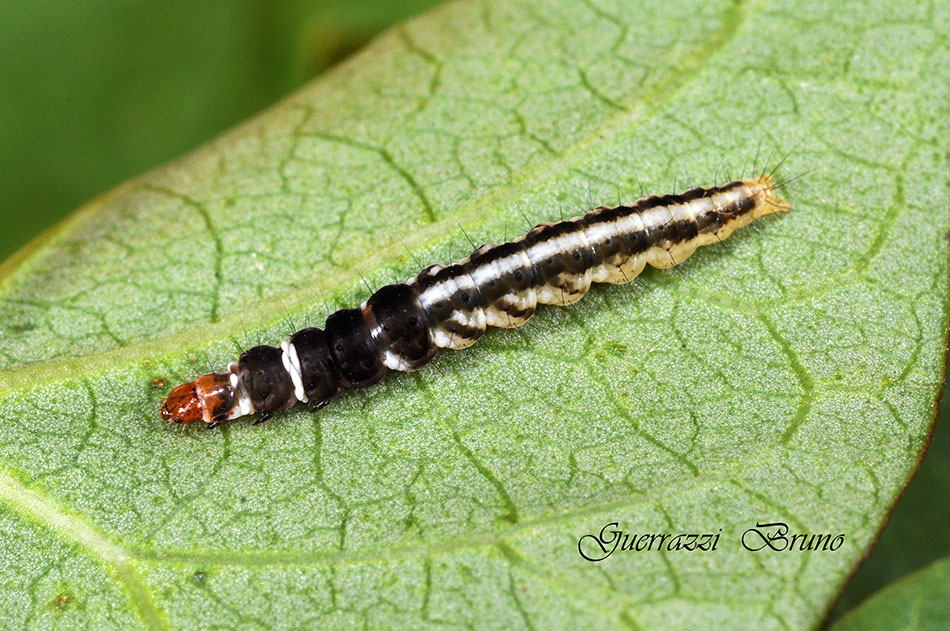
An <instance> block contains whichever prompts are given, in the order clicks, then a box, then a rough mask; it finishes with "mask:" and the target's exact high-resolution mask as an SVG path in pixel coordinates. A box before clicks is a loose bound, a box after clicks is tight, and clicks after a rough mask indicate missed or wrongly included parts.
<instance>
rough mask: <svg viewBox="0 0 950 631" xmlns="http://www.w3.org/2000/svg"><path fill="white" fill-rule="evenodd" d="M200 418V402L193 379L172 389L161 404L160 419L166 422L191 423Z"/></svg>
mask: <svg viewBox="0 0 950 631" xmlns="http://www.w3.org/2000/svg"><path fill="white" fill-rule="evenodd" d="M200 418H201V402H200V401H199V400H198V391H197V390H195V383H194V382H193V381H192V382H189V383H184V384H182V385H180V386H178V387H177V388H175V389H174V390H172V391H171V393H170V394H169V395H168V398H167V399H165V405H163V406H162V420H163V421H165V422H166V423H191V422H192V421H197V420H198V419H200Z"/></svg>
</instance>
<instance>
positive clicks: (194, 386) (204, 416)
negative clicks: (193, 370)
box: [162, 372, 234, 423]
mask: <svg viewBox="0 0 950 631" xmlns="http://www.w3.org/2000/svg"><path fill="white" fill-rule="evenodd" d="M233 407H234V390H233V389H232V388H231V382H230V380H229V377H228V374H227V373H220V372H213V373H210V374H207V375H201V376H200V377H198V378H197V379H195V380H194V381H192V382H190V383H186V384H183V385H180V386H178V387H177V388H175V389H174V390H172V391H171V394H169V395H168V398H167V399H165V405H163V406H162V420H163V421H165V422H166V423H191V422H192V421H197V420H198V419H201V420H203V421H204V422H205V423H217V422H219V421H223V420H226V419H227V418H228V415H229V414H230V413H231V409H232V408H233Z"/></svg>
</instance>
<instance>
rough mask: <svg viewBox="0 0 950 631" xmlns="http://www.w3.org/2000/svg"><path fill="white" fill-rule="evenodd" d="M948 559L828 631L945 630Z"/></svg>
mask: <svg viewBox="0 0 950 631" xmlns="http://www.w3.org/2000/svg"><path fill="white" fill-rule="evenodd" d="M947 603H950V559H941V560H940V561H937V562H935V563H933V564H931V565H929V566H927V567H926V568H925V569H923V570H921V571H919V572H916V573H914V574H912V575H910V576H909V577H907V578H905V579H902V580H900V581H897V582H895V583H893V584H892V585H890V586H889V587H887V588H886V589H884V590H882V591H881V592H879V593H878V594H876V595H875V596H873V597H872V598H869V599H868V600H867V601H865V602H864V603H863V604H862V605H861V606H860V607H857V608H856V609H852V610H851V611H850V612H849V613H848V614H847V615H845V616H844V617H843V618H842V619H841V620H839V621H838V622H837V623H835V625H834V626H833V627H832V628H831V631H850V630H851V629H860V630H861V631H874V630H875V629H887V630H888V631H893V630H894V629H915V630H917V631H927V630H928V629H933V630H934V631H938V630H939V629H946V628H947V616H948V615H950V609H948V607H947Z"/></svg>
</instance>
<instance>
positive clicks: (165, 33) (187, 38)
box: [0, 0, 950, 616]
mask: <svg viewBox="0 0 950 631" xmlns="http://www.w3.org/2000/svg"><path fill="white" fill-rule="evenodd" d="M437 3H438V0H400V1H399V2H392V1H390V0H359V1H354V0H274V1H268V0H206V1H204V2H193V1H191V0H169V1H165V2H144V1H134V0H98V1H97V2H90V3H71V2H64V1H63V0H31V1H29V2H28V1H25V0H14V1H13V2H3V3H0V59H2V60H3V61H2V63H0V85H2V86H3V90H2V91H0V155H4V156H6V159H5V160H4V164H3V168H2V169H0V203H2V217H3V223H2V225H3V230H2V231H0V260H3V259H6V258H7V257H9V256H10V255H11V254H13V253H14V252H15V251H16V250H17V249H19V248H20V247H21V246H22V245H24V244H25V243H26V242H27V241H29V240H30V239H32V238H33V237H35V236H36V235H38V234H39V233H40V232H41V231H42V230H44V229H45V228H47V227H49V226H51V225H53V224H54V223H56V222H57V221H58V220H59V219H61V218H62V217H64V216H65V215H67V214H68V213H69V212H70V211H72V210H73V209H74V208H76V207H77V206H78V205H80V204H81V203H83V202H85V201H87V200H89V199H90V198H92V197H93V196H95V195H96V194H98V193H101V192H104V191H106V190H108V189H109V188H111V187H112V186H114V185H116V184H118V183H120V182H122V181H123V180H125V179H127V178H130V177H133V176H135V175H138V174H139V173H142V172H143V171H146V170H147V169H150V168H152V167H154V166H157V165H159V164H161V163H163V162H166V161H168V160H170V159H172V158H174V157H176V156H178V155H180V154H182V153H184V152H186V151H188V150H190V149H192V148H194V147H197V146H198V145H200V144H202V143H204V142H205V141H207V140H209V139H210V138H212V137H213V136H215V135H216V134H218V133H219V132H221V131H223V130H225V129H227V128H228V127H230V126H232V125H234V124H235V123H238V122H240V121H241V120H243V119H245V118H247V117H248V116H251V115H252V114H254V113H256V112H258V111H259V110H261V109H263V108H265V107H266V106H267V105H269V104H271V103H273V102H274V101H276V100H278V99H279V98H281V97H282V96H284V95H286V94H288V93H289V92H291V91H292V90H294V89H295V88H297V87H298V86H300V85H302V84H303V83H305V82H306V81H307V80H309V79H311V78H313V77H314V76H316V75H318V74H319V73H320V72H321V71H322V70H324V69H325V68H327V67H328V66H330V65H332V64H333V63H335V62H337V61H339V60H340V59H342V58H343V57H345V56H346V55H348V54H349V53H351V52H353V51H354V50H356V49H358V48H359V47H360V46H362V45H363V44H364V43H366V42H367V41H368V40H369V39H370V38H371V37H372V36H373V35H374V34H375V33H377V32H378V31H380V30H382V29H383V28H385V27H387V26H389V25H390V24H392V23H394V22H398V21H400V20H402V19H404V18H406V17H409V16H411V15H415V14H417V13H420V12H422V11H424V10H425V9H427V8H428V7H430V6H432V5H434V4H437ZM948 413H950V405H947V404H946V402H945V405H944V406H943V409H942V411H941V417H942V418H946V417H947V416H948ZM944 423H945V422H944ZM944 423H939V424H938V427H937V430H936V431H935V434H934V439H933V443H932V445H931V448H930V452H929V454H928V457H927V458H926V460H925V461H924V464H923V466H922V467H921V469H920V472H919V473H918V475H917V477H916V479H915V480H914V481H913V483H912V484H911V485H910V487H909V488H908V490H907V493H906V495H905V497H904V498H903V500H902V501H901V503H900V505H899V506H898V508H897V509H896V510H895V512H894V514H893V516H892V519H891V521H890V524H889V525H888V526H887V528H886V529H885V531H884V533H883V535H882V537H881V540H880V542H879V543H878V545H877V547H876V548H875V549H874V551H873V553H872V554H871V556H870V557H869V558H868V560H867V562H866V563H865V564H864V565H863V566H862V567H861V568H860V569H859V570H858V572H857V573H856V575H855V577H854V579H853V580H852V582H851V584H850V585H849V586H848V588H847V589H846V590H845V593H844V594H843V596H842V598H841V600H840V601H839V602H838V604H837V606H836V608H835V612H834V616H837V615H840V613H841V612H843V611H846V610H847V609H849V608H851V607H853V606H854V605H856V604H858V603H859V602H860V601H861V600H863V599H864V598H865V597H866V596H867V595H869V594H870V593H872V592H874V591H876V590H877V589H879V588H881V587H883V586H884V585H886V584H887V583H889V582H891V581H893V580H895V579H897V578H900V577H901V576H903V575H905V574H907V573H908V572H911V571H913V570H915V569H917V568H920V567H922V566H924V565H926V564H927V563H929V562H930V561H932V560H935V559H937V558H940V557H943V556H946V555H950V529H948V528H947V527H946V524H945V522H944V517H945V515H944V512H945V510H941V509H943V507H944V506H945V499H946V489H947V488H950V432H948V431H946V430H945V429H944V428H943V425H944Z"/></svg>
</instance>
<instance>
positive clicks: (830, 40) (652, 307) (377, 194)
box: [0, 0, 950, 629]
mask: <svg viewBox="0 0 950 631" xmlns="http://www.w3.org/2000/svg"><path fill="white" fill-rule="evenodd" d="M948 14H950V12H946V11H941V10H937V9H936V8H935V7H933V6H932V5H921V6H920V7H919V8H918V7H915V5H913V4H912V3H901V4H895V5H893V6H866V7H862V8H861V11H860V12H857V13H848V12H842V11H841V10H840V8H838V7H832V8H826V7H824V6H823V5H821V4H817V3H816V4H815V5H813V6H812V5H801V4H792V3H788V4H780V3H778V2H775V3H768V2H761V3H752V4H749V3H731V2H695V1H692V0H691V1H681V2H661V3H660V2H658V3H656V4H653V5H651V4H647V3H642V4H638V5H637V6H636V7H631V6H629V5H627V4H626V3H619V2H618V3H616V4H607V3H601V2H598V3H594V2H567V1H566V0H565V1H561V2H554V1H551V2H548V3H544V4H543V5H539V4H537V3H529V2H524V3H511V2H497V3H487V4H483V3H453V4H449V5H447V6H445V7H443V8H441V9H439V10H437V11H435V12H432V13H430V14H428V15H426V16H424V17H423V18H421V19H418V20H415V21H412V22H409V23H407V24H406V25H405V26H403V27H401V28H399V29H397V30H395V31H393V32H391V33H389V34H387V35H385V36H383V37H381V38H380V39H378V40H377V41H376V42H375V43H374V44H372V45H371V46H369V47H368V48H367V49H366V50H365V51H364V52H363V53H361V54H359V55H357V56H356V57H354V58H351V59H350V60H349V61H348V62H346V63H344V64H342V65H341V66H339V67H337V68H336V70H334V71H332V72H330V73H329V74H327V75H326V76H324V77H323V78H322V79H320V80H319V81H317V82H315V83H313V84H311V85H310V86H309V87H307V88H306V89H304V90H303V91H301V92H299V93H298V94H296V95H294V96H292V97H290V98H289V99H287V100H286V101H285V102H283V103H281V104H279V105H278V106H277V107H275V108H274V109H272V110H270V111H268V112H266V113H264V114H263V115H261V116H259V117H258V118H256V119H253V120H251V121H249V122H248V123H247V124H245V125H243V126H241V127H239V128H237V129H235V130H234V131H232V132H231V133H229V134H227V135H225V136H223V137H222V138H220V139H218V140H217V141H215V142H214V143H212V144H210V145H208V146H206V147H203V148H201V149H199V150H197V151H196V152H194V153H193V154H191V155H189V156H187V157H185V158H183V159H182V160H179V161H178V162H176V163H174V164H171V165H169V166H167V167H165V168H163V169H159V170H157V171H154V172H151V173H148V174H146V175H144V176H142V177H141V178H139V179H137V180H134V181H132V182H130V183H128V184H126V185H124V186H123V187H121V188H119V189H118V190H116V191H113V192H112V193H109V194H107V195H106V196H104V197H103V198H101V199H99V200H97V201H96V202H94V203H92V204H90V205H89V206H87V207H86V208H84V209H82V210H80V211H79V212H78V213H77V214H75V215H74V216H73V217H72V218H71V219H70V220H68V221H67V222H65V223H63V224H62V225H61V226H60V227H59V228H58V229H57V230H56V231H54V232H53V233H51V234H49V235H48V236H47V237H46V238H45V239H43V240H42V241H40V242H38V243H35V244H34V245H33V246H31V247H30V248H28V249H27V250H25V251H24V252H22V253H21V254H20V255H19V256H18V257H16V258H15V259H14V260H12V261H10V262H8V263H7V264H5V265H4V267H3V268H2V269H0V322H3V329H2V335H0V365H2V366H3V367H4V368H5V369H6V370H5V372H2V373H0V416H2V419H3V423H2V424H0V462H2V463H3V473H2V475H0V499H2V500H3V502H2V504H0V507H2V508H0V510H2V513H0V516H2V520H3V528H4V533H5V536H4V537H3V538H2V540H0V546H2V548H3V554H2V555H0V559H2V560H3V561H2V562H0V576H2V585H3V588H2V589H0V619H2V620H6V621H10V623H9V624H10V625H11V626H12V627H20V626H25V627H32V628H50V627H54V626H60V627H62V628H75V627H79V626H86V627H90V628H122V629H128V628H138V627H144V628H149V629H162V628H215V627H217V628H248V629H250V628H272V627H278V628H292V627H293V628H312V627H316V626H319V627H320V628H327V629H332V628H353V627H368V628H435V627H438V628H446V627H449V628H454V627H475V628H504V629H518V628H527V629H553V628H570V629H574V628H605V629H610V628H618V629H622V628H635V629H651V628H663V629H670V628H693V627H694V626H695V620H697V619H699V620H703V622H704V624H705V625H706V627H707V628H723V629H733V628H752V627H756V628H776V629H784V628H792V629H798V628H808V627H812V626H814V625H815V624H817V623H818V621H819V620H820V619H821V618H822V616H823V615H824V612H825V611H826V610H827V608H828V607H829V605H830V603H831V601H832V600H833V598H834V597H835V595H836V594H837V592H838V591H839V590H840V589H841V587H842V585H843V583H844V582H845V580H846V578H847V576H848V575H849V573H850V572H851V571H852V570H853V568H854V567H855V565H856V564H857V563H858V561H859V560H860V559H861V558H862V556H863V555H864V554H865V553H866V552H867V550H868V548H869V547H870V546H871V545H872V543H873V541H874V539H875V537H876V533H877V532H878V530H879V528H880V527H881V524H882V523H883V521H884V519H885V517H886V515H887V514H888V512H889V511H890V509H891V507H892V505H893V503H894V501H895V500H896V497H897V495H898V493H899V491H900V490H901V489H902V488H903V486H904V485H905V484H906V482H907V480H908V479H909V477H910V476H911V475H912V473H913V471H914V470H915V469H916V467H917V464H918V460H919V457H920V454H921V452H922V449H923V447H924V444H925V442H926V439H927V437H928V436H929V433H930V429H931V424H932V421H933V415H934V405H935V400H936V395H937V392H938V391H939V388H940V381H941V378H942V371H943V368H944V339H945V335H946V331H947V321H948V313H947V294H948V286H947V283H948V273H947V271H948V266H947V243H946V241H945V234H946V232H947V230H948V228H950V214H948V212H947V209H948V206H950V204H948V202H950V191H948V185H950V183H948V179H947V175H946V168H945V167H946V160H947V156H948V149H950V147H948V141H947V138H948V137H950V136H948V131H950V130H948V120H950V110H948V103H950V98H948V97H950V94H948V87H947V86H948V83H950V81H948V79H950V77H948V73H950V65H948V64H946V63H943V60H945V59H946V56H947V53H948V41H947V37H946V32H947V27H948V26H950V25H948V24H945V23H942V22H941V20H943V21H946V16H947V15H948ZM760 146H761V149H762V151H761V152H760V156H759V163H760V164H761V162H762V160H763V156H769V155H771V156H772V162H773V163H774V162H775V161H776V160H777V156H778V155H779V154H782V153H784V152H786V151H789V150H791V155H790V156H789V157H788V159H787V161H786V162H785V164H784V166H783V167H782V172H783V173H785V174H786V175H790V176H794V175H796V174H803V173H804V172H806V170H807V169H814V170H812V171H809V172H807V175H805V176H804V177H803V178H801V179H798V180H796V181H794V182H792V183H791V184H790V185H789V186H788V187H787V188H786V190H785V192H786V194H787V196H788V198H789V199H790V201H791V202H792V205H793V207H794V208H795V210H794V211H793V212H792V213H790V214H789V215H785V216H782V217H773V218H771V219H770V220H765V221H763V222H761V226H760V229H759V230H751V229H747V230H745V231H743V233H742V234H737V235H735V236H734V237H732V238H730V240H729V241H728V242H727V247H721V248H705V249H704V251H701V252H699V253H697V254H696V255H695V256H694V257H693V258H692V259H690V260H689V261H688V262H686V263H684V264H683V265H681V266H679V267H678V268H675V269H674V270H672V271H669V272H659V271H650V272H647V273H645V274H644V275H643V276H642V277H641V279H640V280H638V282H637V283H635V284H634V285H633V286H628V287H604V286H598V287H596V288H594V289H593V290H592V291H591V293H590V294H589V295H588V297H586V298H585V299H584V300H583V301H581V302H580V303H578V304H577V305H575V306H574V307H573V308H571V309H556V308H547V309H542V310H541V311H540V312H539V313H538V314H537V316H535V318H534V319H533V320H532V321H531V322H530V323H529V324H528V325H526V326H525V327H524V328H523V329H520V330H518V331H492V332H491V333H490V334H488V335H486V336H485V337H484V338H483V339H482V340H481V341H480V342H479V343H478V344H477V345H476V346H475V347H473V348H472V349H470V350H468V351H466V352H459V353H452V352H446V353H443V354H441V355H440V356H439V357H438V358H437V359H436V360H435V361H434V362H433V363H432V364H431V365H430V366H428V367H427V368H426V369H424V370H423V371H421V372H419V373H415V374H412V375H394V376H391V377H389V378H387V379H386V380H385V381H383V382H382V383H381V384H379V385H377V386H375V387H373V388H371V389H367V390H365V391H358V392H351V393H349V394H348V395H346V396H345V397H343V398H342V399H340V400H339V401H336V402H334V403H333V404H332V405H331V406H329V407H327V408H326V409H325V410H323V411H321V412H320V413H319V414H317V415H310V414H307V413H306V412H305V411H304V410H299V409H297V410H294V411H292V412H288V413H286V414H283V415H282V416H281V417H280V418H279V419H275V420H274V421H271V422H269V423H268V424H267V425H265V426H263V427H254V426H251V425H250V424H249V423H245V422H236V423H232V424H230V426H229V427H227V428H225V429H224V430H223V431H214V432H210V431H202V430H201V429H200V428H190V427H189V428H185V429H183V430H178V429H176V428H169V427H165V426H162V424H161V423H160V422H159V419H158V415H157V410H158V408H159V406H160V404H161V400H162V398H163V397H164V395H165V394H167V392H168V390H169V388H170V387H172V386H174V385H175V384H176V383H178V382H180V381H183V380H188V379H190V378H191V377H192V376H193V374H194V371H195V370H197V371H203V370H206V366H208V365H209V364H210V365H214V366H218V367H223V366H224V365H225V364H226V363H227V362H228V361H231V360H233V359H234V358H235V357H236V354H237V352H238V350H239V347H240V346H242V345H246V344H249V343H256V341H257V338H258V336H259V337H260V339H261V340H263V341H267V342H270V343H276V342H277V341H279V340H280V339H281V338H282V337H283V336H285V335H286V332H287V328H288V325H287V324H286V323H285V322H284V320H285V313H286V314H288V315H289V316H290V318H291V319H292V320H294V321H295V322H296V323H297V325H298V326H299V325H300V324H301V323H302V322H304V321H309V322H313V323H319V322H320V321H321V320H322V318H323V317H324V316H325V313H326V309H327V308H336V307H343V306H351V305H354V304H356V303H358V302H359V301H360V300H362V299H364V298H365V297H366V295H367V289H366V287H365V286H364V285H362V284H361V283H360V280H359V279H360V276H362V277H364V278H366V279H367V284H369V285H370V286H378V285H379V284H382V283H385V282H391V281H393V280H402V279H404V278H406V277H408V276H410V275H411V274H413V273H415V272H417V271H418V264H417V263H416V262H414V259H418V260H419V261H420V262H421V263H423V264H427V263H430V262H439V261H441V262H448V261H452V260H455V259H458V258H460V257H462V256H464V255H465V254H466V253H467V251H468V250H469V248H470V246H469V245H468V244H467V241H466V239H465V237H464V236H463V235H462V234H461V233H460V231H459V229H458V226H459V225H461V226H462V227H464V229H465V231H466V232H467V233H468V234H470V235H471V236H472V238H473V239H476V240H478V241H483V240H485V241H487V240H494V241H500V240H502V239H503V238H505V236H506V235H507V237H509V238H510V237H511V236H513V235H515V234H516V233H519V232H521V231H523V230H524V229H525V226H524V220H523V219H522V214H524V215H526V216H527V217H528V219H529V221H531V222H537V221H542V220H553V219H557V218H558V217H560V216H565V217H566V216H571V215H575V214H579V213H580V212H582V210H583V209H585V208H587V207H589V205H590V204H591V203H593V204H597V203H610V202H612V201H614V200H615V199H616V197H617V195H618V194H619V195H620V196H621V197H623V198H627V199H630V198H633V197H635V196H637V195H638V194H639V193H638V184H637V181H638V179H639V180H640V182H642V184H643V186H644V188H645V189H646V190H648V191H650V192H668V191H669V190H670V187H671V185H672V184H673V181H674V180H678V181H679V182H680V184H678V185H677V186H678V187H679V188H683V187H684V184H683V182H684V181H685V180H688V179H692V180H693V182H694V183H699V182H701V183H705V184H711V183H712V182H713V181H714V180H717V179H718V180H720V181H721V179H722V177H723V176H722V175H721V174H722V173H723V171H724V170H728V171H731V172H732V173H733V175H735V174H736V173H737V172H738V171H740V170H741V169H742V166H743V165H746V166H747V167H748V166H749V165H751V163H752V161H753V158H754V156H755V155H756V153H757V148H759V147H760ZM717 174H719V175H718V176H717ZM410 253H411V256H410ZM245 331H246V332H247V333H246V334H245ZM759 521H761V522H772V521H784V522H786V523H788V524H789V526H790V527H791V529H792V531H793V532H798V533H833V534H835V533H844V535H845V538H844V543H843V545H842V546H841V547H840V548H838V549H837V550H835V551H817V552H811V553H804V552H750V551H748V550H746V549H744V548H743V547H742V546H741V545H740V540H741V537H742V535H743V533H744V532H745V531H746V530H747V529H749V528H751V527H753V526H754V525H755V524H756V522H759ZM610 522H618V523H619V524H620V526H621V527H622V528H623V530H624V531H626V532H629V533H696V532H699V533H717V534H720V537H721V540H720V542H719V544H718V547H717V550H716V551H714V552H699V551H692V552H688V551H683V550H680V551H670V552H658V551H652V552H646V551H641V552H632V551H626V552H619V551H618V552H617V553H616V554H614V555H612V556H610V558H608V559H606V560H604V561H602V562H600V563H591V562H588V561H585V560H584V559H582V558H581V557H580V555H579V554H578V551H577V547H578V540H579V538H580V537H582V536H584V535H586V534H596V533H598V532H599V531H600V530H601V528H603V527H604V526H605V525H606V524H609V523H610ZM720 529H721V532H720Z"/></svg>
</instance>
